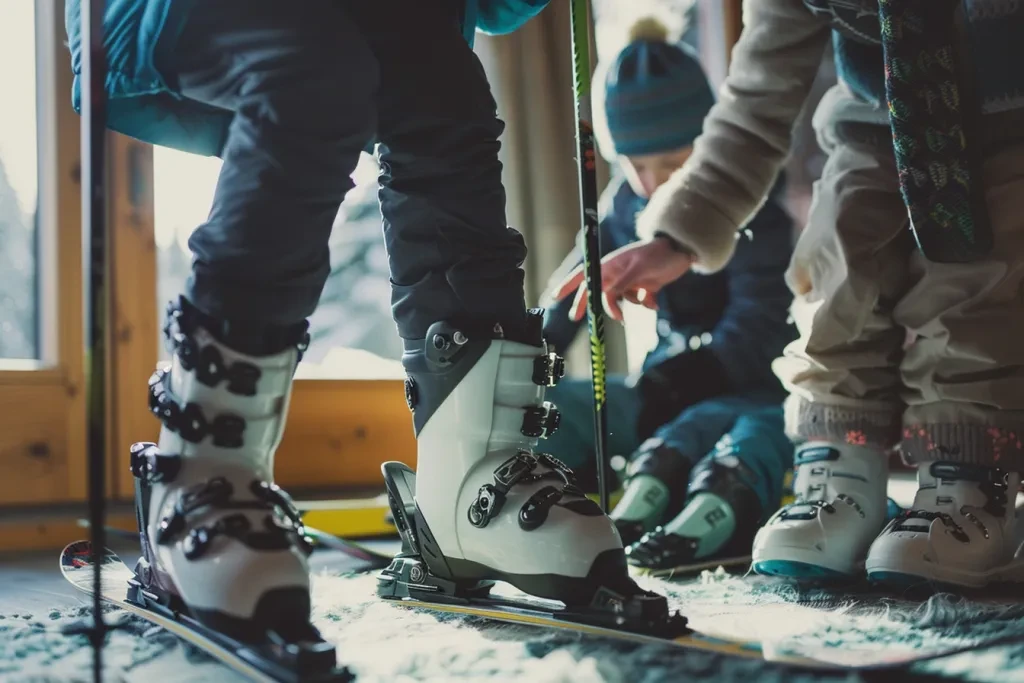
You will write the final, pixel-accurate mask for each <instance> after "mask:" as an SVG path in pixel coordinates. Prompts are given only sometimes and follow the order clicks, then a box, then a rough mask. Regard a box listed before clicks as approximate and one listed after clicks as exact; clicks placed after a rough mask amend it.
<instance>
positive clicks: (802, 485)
mask: <svg viewBox="0 0 1024 683" xmlns="http://www.w3.org/2000/svg"><path fill="white" fill-rule="evenodd" d="M794 464H795V467H796V477H795V481H794V482H793V492H794V494H795V496H796V499H795V501H794V502H793V503H790V504H789V505H786V506H784V507H782V508H781V509H780V510H779V511H778V512H776V513H775V514H774V515H772V517H771V518H770V519H769V520H768V522H767V523H766V524H765V525H764V526H763V527H762V528H761V529H760V530H759V531H758V532H757V535H756V536H755V538H754V548H753V552H752V555H753V567H754V571H756V572H757V573H759V574H768V575H771V576H782V577H786V578H791V579H830V578H852V577H854V576H855V575H857V574H859V573H860V572H861V571H863V568H864V560H865V558H866V556H867V553H868V548H869V547H870V546H871V542H872V541H873V540H874V539H875V537H877V536H878V533H879V532H880V531H881V529H882V527H883V526H884V525H885V521H886V511H887V505H888V498H887V496H886V489H887V485H888V474H889V461H888V458H887V457H886V455H885V454H884V453H882V452H880V451H878V450H875V449H872V448H867V447H865V446H852V445H848V444H830V443H825V442H808V443H806V444H803V445H801V446H800V447H799V448H797V450H796V455H795V458H794Z"/></svg>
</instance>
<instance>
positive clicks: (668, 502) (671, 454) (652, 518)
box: [610, 437, 691, 548]
mask: <svg viewBox="0 0 1024 683" xmlns="http://www.w3.org/2000/svg"><path fill="white" fill-rule="evenodd" d="M690 467H691V463H690V461H689V460H688V459H687V458H686V457H685V456H683V454H682V453H680V452H679V451H677V450H676V449H674V448H672V447H670V446H668V445H666V444H665V443H664V442H663V441H662V440H661V439H659V438H656V437H652V438H650V439H648V440H647V441H645V442H644V443H642V444H641V445H640V448H638V449H637V451H636V453H634V455H633V457H632V459H631V460H630V462H629V464H628V465H627V466H626V476H625V481H624V483H623V485H622V498H621V499H619V502H618V504H617V505H616V506H615V509H614V510H612V512H611V515H610V516H611V518H612V521H614V522H615V528H616V529H617V530H618V532H619V537H620V538H621V539H622V544H623V546H625V547H626V548H629V547H630V546H631V545H633V544H634V543H636V542H637V541H639V540H640V538H641V537H643V535H644V534H646V533H648V532H651V531H654V530H655V529H656V528H657V527H658V525H660V524H662V523H663V522H667V521H668V520H670V519H672V517H673V516H674V515H676V514H678V513H679V511H680V510H682V508H683V505H684V504H685V503H686V489H685V483H686V480H687V477H688V476H689V472H690ZM672 483H674V484H675V485H674V486H673V485H671V484H672Z"/></svg>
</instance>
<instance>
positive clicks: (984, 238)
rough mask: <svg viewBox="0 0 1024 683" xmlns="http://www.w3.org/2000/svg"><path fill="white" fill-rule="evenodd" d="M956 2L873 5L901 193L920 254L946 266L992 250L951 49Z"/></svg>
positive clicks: (910, 0) (908, 0) (884, 0)
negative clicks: (875, 7)
mask: <svg viewBox="0 0 1024 683" xmlns="http://www.w3.org/2000/svg"><path fill="white" fill-rule="evenodd" d="M960 1H961V0H879V21H880V24H881V29H882V46H883V48H884V53H885V90H886V96H887V99H888V102H889V121H890V124H891V126H892V134H893V149H894V151H895V154H896V164H897V167H898V169H899V174H900V189H901V191H902V194H903V200H904V202H905V203H906V205H907V209H908V211H909V214H910V221H911V228H912V229H913V231H914V235H915V237H916V239H917V242H918V245H919V246H920V248H921V251H922V253H924V255H925V256H926V257H927V258H928V259H930V260H932V261H936V262H945V263H961V262H965V261H972V260H974V259H976V258H978V257H979V256H984V255H985V254H987V253H988V250H989V248H990V246H991V235H990V233H989V225H988V212H987V208H986V206H985V200H984V196H983V195H982V194H980V192H979V190H980V187H979V179H978V177H977V173H976V172H975V169H976V165H974V164H972V162H971V157H970V154H969V151H970V150H969V149H968V146H967V133H966V128H967V123H968V115H969V113H970V111H969V102H970V100H969V99H968V100H965V99H964V89H963V88H962V87H961V86H962V84H961V83H960V82H959V81H960V79H959V73H958V71H957V64H956V62H955V52H954V48H953V43H954V10H955V9H956V7H957V6H958V5H959V4H960Z"/></svg>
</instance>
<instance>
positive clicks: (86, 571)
mask: <svg viewBox="0 0 1024 683" xmlns="http://www.w3.org/2000/svg"><path fill="white" fill-rule="evenodd" d="M102 570H103V572H102V575H101V581H102V591H103V595H102V596H101V597H102V598H103V600H104V601H106V602H107V603H109V604H112V605H115V606H117V607H118V608H120V609H122V610H125V611H126V612H130V613H131V614H134V615H135V616H138V617H141V618H142V619H145V620H146V621H148V622H150V623H152V624H154V625H156V626H159V627H161V628H163V629H166V630H167V631H169V632H170V633H173V634H174V635H175V636H177V637H178V638H180V639H181V640H183V641H185V642H187V643H189V644H191V645H193V646H194V647H196V648H198V649H199V650H201V651H203V652H205V653H207V654H209V655H210V656H212V657H213V658H215V659H217V660H219V661H220V662H221V663H222V664H224V665H225V666H227V667H228V668H230V669H232V670H234V671H235V672H237V673H239V674H241V675H243V676H246V677H248V678H251V679H252V680H253V681H256V682H257V683H299V682H300V681H309V682H310V683H314V682H316V683H349V682H350V681H354V680H355V677H354V676H353V675H352V674H351V673H350V672H349V671H348V670H347V669H345V668H340V667H339V668H336V669H335V672H334V674H333V675H329V676H323V675H319V676H309V675H307V674H305V673H304V672H303V671H301V670H295V669H290V668H286V667H285V666H283V665H282V664H280V663H279V662H277V661H274V660H272V659H269V658H268V657H266V656H264V655H263V654H261V653H260V651H259V649H258V648H256V647H253V646H251V645H249V644H246V643H243V642H241V641H238V640H235V639H233V638H230V637H227V636H225V635H223V634H220V633H217V632H216V631H212V630H209V629H204V628H203V627H202V626H201V625H200V624H198V623H197V622H195V621H193V620H192V619H190V618H189V617H188V615H185V614H182V613H179V612H173V613H172V614H173V617H170V616H164V615H163V614H160V613H158V612H155V611H153V610H150V609H147V608H145V607H142V606H140V605H138V604H136V603H135V602H133V601H131V600H130V599H129V598H128V589H129V582H130V581H131V580H132V579H134V578H135V572H133V571H132V570H131V569H130V568H129V567H128V565H126V564H125V563H124V562H123V561H122V560H121V558H120V557H118V555H117V554H116V553H115V552H114V551H112V550H110V549H109V548H108V549H106V551H105V553H104V558H103V566H102ZM60 571H61V574H62V575H63V576H64V578H65V579H67V581H68V583H70V584H71V585H72V586H74V587H75V588H76V589H78V590H80V591H82V592H83V593H86V594H87V595H92V594H93V562H92V544H91V543H90V542H89V541H77V542H75V543H72V544H70V545H68V546H67V547H65V548H64V550H63V551H62V552H61V554H60ZM286 647H287V646H285V648H282V649H286ZM283 654H285V655H287V653H283Z"/></svg>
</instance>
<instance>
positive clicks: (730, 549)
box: [626, 450, 778, 573]
mask: <svg viewBox="0 0 1024 683" xmlns="http://www.w3.org/2000/svg"><path fill="white" fill-rule="evenodd" d="M755 479H756V475H755V474H754V473H753V471H752V470H751V469H750V468H749V467H747V466H746V465H745V464H744V463H743V462H742V461H741V460H740V459H739V458H738V457H736V456H735V455H734V454H732V453H731V452H729V451H728V450H723V451H720V452H718V453H713V454H711V455H709V456H707V457H705V458H704V459H703V460H701V461H700V462H699V463H697V465H696V466H695V467H694V469H693V472H692V473H691V475H690V484H689V487H688V491H687V493H688V497H687V502H686V506H685V507H684V508H683V511H682V512H681V513H679V514H678V515H677V516H676V517H675V518H674V519H672V520H671V521H670V522H669V523H668V524H666V525H664V526H659V527H657V528H656V529H654V531H652V532H650V533H647V534H645V535H644V536H643V537H642V538H640V539H639V540H638V541H637V542H636V543H634V544H633V545H632V546H630V547H629V548H627V549H626V556H627V560H628V562H629V564H630V565H631V566H633V567H636V568H637V569H640V570H644V571H649V572H656V573H660V572H669V571H673V570H678V569H683V568H693V567H694V565H698V566H699V565H700V564H701V563H702V562H704V561H708V562H710V561H711V560H712V559H716V558H717V559H728V558H738V557H749V556H750V547H751V543H752V541H753V539H754V534H755V532H756V531H757V529H758V527H759V526H760V523H761V521H762V509H763V507H764V506H763V505H762V503H761V500H760V499H759V497H758V495H757V492H756V491H755V483H756V482H755ZM777 504H778V503H777V496H776V505H777ZM773 507H774V506H773Z"/></svg>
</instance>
